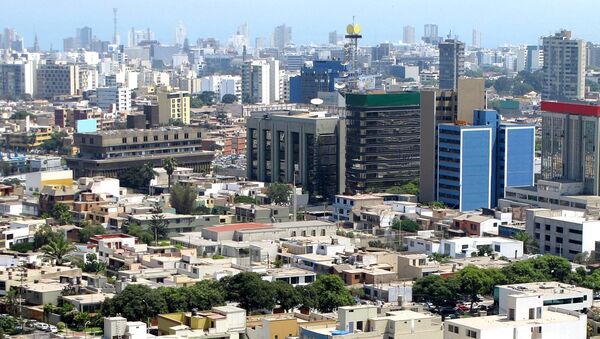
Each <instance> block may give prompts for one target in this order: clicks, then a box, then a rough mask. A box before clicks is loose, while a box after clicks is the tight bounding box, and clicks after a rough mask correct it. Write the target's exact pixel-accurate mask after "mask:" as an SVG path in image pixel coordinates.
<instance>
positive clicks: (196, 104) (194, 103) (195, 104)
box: [190, 97, 204, 108]
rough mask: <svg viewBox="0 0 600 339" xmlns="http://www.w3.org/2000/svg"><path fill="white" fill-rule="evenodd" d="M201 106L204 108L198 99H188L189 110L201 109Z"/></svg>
mask: <svg viewBox="0 0 600 339" xmlns="http://www.w3.org/2000/svg"><path fill="white" fill-rule="evenodd" d="M202 106H204V103H203V102H202V100H200V98H198V97H192V98H191V99H190V108H202Z"/></svg>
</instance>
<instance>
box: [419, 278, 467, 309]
mask: <svg viewBox="0 0 600 339" xmlns="http://www.w3.org/2000/svg"><path fill="white" fill-rule="evenodd" d="M458 290H459V287H458V284H456V279H455V278H452V277H451V278H443V277H441V276H439V275H428V276H426V277H423V278H421V279H419V280H417V282H415V284H414V285H413V300H415V301H428V302H431V303H432V304H434V305H436V306H445V305H454V304H456V300H457V299H458V297H459V296H458Z"/></svg>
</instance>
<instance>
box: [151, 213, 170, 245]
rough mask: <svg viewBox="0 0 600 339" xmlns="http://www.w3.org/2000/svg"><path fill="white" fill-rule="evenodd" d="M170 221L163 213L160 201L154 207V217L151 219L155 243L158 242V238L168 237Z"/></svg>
mask: <svg viewBox="0 0 600 339" xmlns="http://www.w3.org/2000/svg"><path fill="white" fill-rule="evenodd" d="M167 226H168V223H167V221H166V220H165V217H164V216H163V214H162V208H161V207H160V205H159V204H158V203H155V204H154V206H153V207H152V219H150V231H151V232H152V234H154V244H155V245H156V244H158V239H164V238H166V237H167V234H168V233H169V230H168V229H167Z"/></svg>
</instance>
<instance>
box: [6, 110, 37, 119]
mask: <svg viewBox="0 0 600 339" xmlns="http://www.w3.org/2000/svg"><path fill="white" fill-rule="evenodd" d="M27 116H33V114H31V113H29V112H27V111H16V112H15V113H13V115H11V116H10V118H11V119H12V120H25V118H26V117H27Z"/></svg>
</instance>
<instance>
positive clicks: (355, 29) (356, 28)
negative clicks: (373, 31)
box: [354, 24, 360, 34]
mask: <svg viewBox="0 0 600 339" xmlns="http://www.w3.org/2000/svg"><path fill="white" fill-rule="evenodd" d="M354 34H360V25H359V24H355V25H354Z"/></svg>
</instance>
